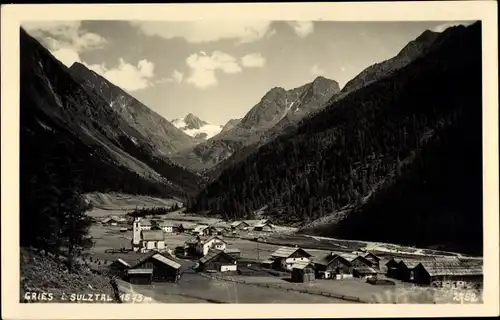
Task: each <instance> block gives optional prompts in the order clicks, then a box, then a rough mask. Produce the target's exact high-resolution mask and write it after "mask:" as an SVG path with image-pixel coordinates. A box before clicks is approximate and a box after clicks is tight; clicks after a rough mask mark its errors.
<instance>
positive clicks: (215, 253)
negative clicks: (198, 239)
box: [195, 249, 238, 272]
mask: <svg viewBox="0 0 500 320" xmlns="http://www.w3.org/2000/svg"><path fill="white" fill-rule="evenodd" d="M195 269H196V270H197V271H201V272H207V271H212V272H228V271H237V270H238V265H237V262H236V259H235V258H233V257H231V256H230V255H228V254H227V253H225V252H224V251H220V250H214V249H212V250H210V251H209V252H208V253H207V254H206V255H205V256H204V257H202V258H201V259H200V260H199V261H198V266H197V267H196V268H195Z"/></svg>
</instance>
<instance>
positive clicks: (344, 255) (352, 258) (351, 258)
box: [339, 253, 363, 262]
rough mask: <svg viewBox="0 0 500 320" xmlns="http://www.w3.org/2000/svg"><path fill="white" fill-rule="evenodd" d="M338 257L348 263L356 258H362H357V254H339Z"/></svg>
mask: <svg viewBox="0 0 500 320" xmlns="http://www.w3.org/2000/svg"><path fill="white" fill-rule="evenodd" d="M339 256H341V257H342V258H344V259H346V260H347V261H349V262H352V261H354V259H356V258H358V257H362V256H358V255H357V254H354V253H341V254H339ZM362 258H363V257H362Z"/></svg>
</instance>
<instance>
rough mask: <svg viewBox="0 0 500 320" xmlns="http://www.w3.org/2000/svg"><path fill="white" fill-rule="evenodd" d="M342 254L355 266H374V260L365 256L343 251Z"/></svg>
mask: <svg viewBox="0 0 500 320" xmlns="http://www.w3.org/2000/svg"><path fill="white" fill-rule="evenodd" d="M340 256H341V257H342V258H344V259H346V260H347V261H349V262H350V263H351V264H352V266H353V268H358V267H372V262H371V261H370V260H368V259H366V258H365V257H363V256H360V255H357V254H353V253H342V254H340Z"/></svg>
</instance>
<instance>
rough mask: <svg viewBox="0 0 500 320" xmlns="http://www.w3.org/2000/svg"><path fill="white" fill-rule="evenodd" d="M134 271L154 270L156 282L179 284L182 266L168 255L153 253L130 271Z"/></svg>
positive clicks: (153, 279)
mask: <svg viewBox="0 0 500 320" xmlns="http://www.w3.org/2000/svg"><path fill="white" fill-rule="evenodd" d="M133 269H140V270H146V269H147V270H149V269H151V270H153V271H152V274H151V275H152V281H154V282H177V280H178V279H179V277H180V269H181V265H180V264H179V263H177V262H176V261H174V260H173V259H172V258H171V257H170V256H169V255H167V254H161V253H160V252H153V253H151V254H149V255H147V256H146V257H145V258H143V259H142V260H141V261H139V262H138V263H137V264H135V265H134V266H132V267H131V268H130V269H129V270H133Z"/></svg>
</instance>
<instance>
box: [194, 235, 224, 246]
mask: <svg viewBox="0 0 500 320" xmlns="http://www.w3.org/2000/svg"><path fill="white" fill-rule="evenodd" d="M200 239H201V242H203V243H206V242H209V241H212V240H214V239H218V240H220V242H224V243H226V244H227V242H226V241H224V240H223V239H221V238H219V237H218V236H210V237H208V238H204V237H202V238H200Z"/></svg>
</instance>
